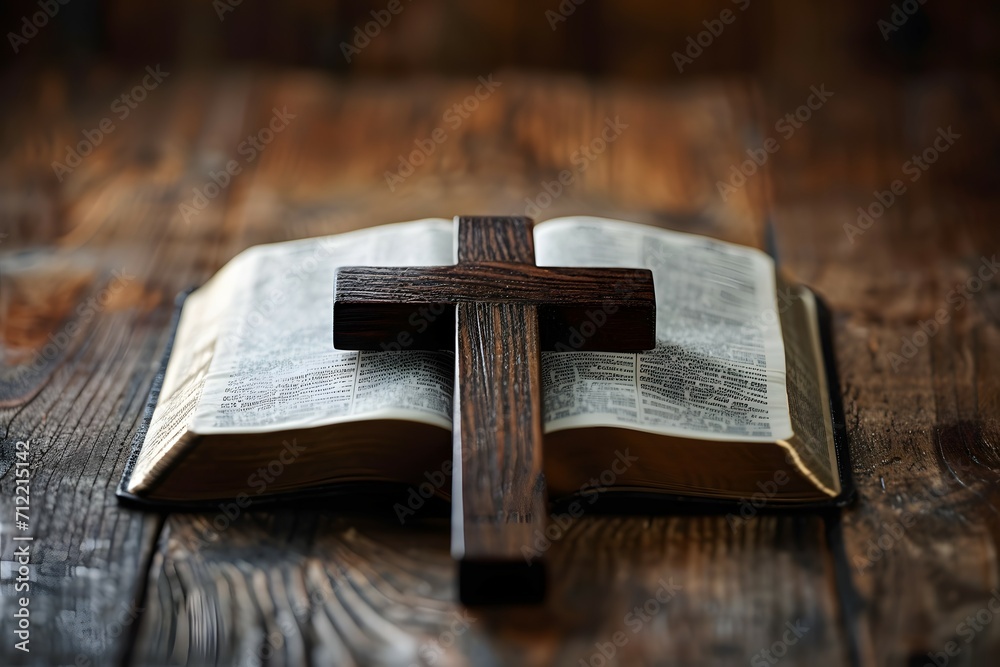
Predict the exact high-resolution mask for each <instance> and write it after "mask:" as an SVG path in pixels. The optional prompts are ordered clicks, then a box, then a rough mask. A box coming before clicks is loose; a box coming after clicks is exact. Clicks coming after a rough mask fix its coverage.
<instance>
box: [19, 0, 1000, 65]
mask: <svg viewBox="0 0 1000 667" xmlns="http://www.w3.org/2000/svg"><path fill="white" fill-rule="evenodd" d="M396 2H398V6H396V7H395V8H396V9H397V10H398V11H399V13H404V12H405V14H406V15H407V18H406V20H405V21H389V22H388V24H387V25H386V26H385V27H384V28H382V27H381V26H379V31H380V32H379V38H378V39H373V40H371V41H370V43H369V44H368V45H367V46H363V47H362V48H361V49H359V52H358V53H350V48H349V47H350V46H355V45H357V44H359V43H360V44H363V43H364V37H363V36H360V42H356V40H357V39H359V34H358V32H357V31H360V30H363V29H364V27H365V26H366V24H367V23H368V22H370V21H372V20H375V19H376V18H377V16H374V17H373V14H372V12H375V13H376V14H377V15H378V14H381V15H382V16H383V17H384V16H385V15H386V14H384V12H386V11H388V10H389V9H390V7H389V5H390V4H394V3H390V2H389V0H375V1H373V2H367V1H365V2H361V1H355V2H345V1H335V0H284V1H282V2H263V1H260V0H144V1H142V2H135V1H129V0H34V1H21V0H15V1H10V0H7V1H5V2H4V3H3V7H2V9H0V26H2V27H3V30H4V34H5V35H6V39H5V41H6V42H8V44H6V45H5V46H4V49H3V58H4V59H5V61H6V64H7V65H8V67H6V68H5V75H6V76H8V77H15V78H16V77H18V76H25V75H27V73H30V72H33V71H37V69H38V68H44V67H49V66H58V67H60V68H66V69H67V70H69V71H74V70H81V71H83V70H88V71H89V70H92V69H93V68H95V67H105V66H110V67H115V68H118V69H126V68H131V67H135V66H139V67H140V68H141V67H143V66H145V65H147V64H149V63H150V62H154V61H160V62H162V63H163V64H164V66H167V65H169V66H173V67H180V68H185V67H188V66H190V67H217V66H230V65H237V66H246V65H249V66H254V67H255V66H296V67H308V68H319V69H322V70H327V71H330V72H333V73H337V74H342V75H350V76H378V77H405V76H410V75H421V74H440V75H470V74H471V75H478V74H481V73H483V72H487V71H496V70H497V69H501V68H516V69H521V70H539V71H547V72H548V71H553V72H571V73H579V74H582V75H584V76H587V77H594V78H608V79H615V80H628V81H643V82H651V81H668V80H671V79H676V78H678V77H680V76H685V77H689V76H691V75H693V76H695V77H700V76H716V75H729V74H753V75H759V76H761V77H765V78H786V77H792V78H799V76H801V73H802V72H809V73H810V74H809V76H810V77H812V78H813V79H815V77H816V76H817V73H820V74H823V75H826V76H838V75H852V74H854V73H859V72H860V73H865V74H876V75H887V76H893V75H903V74H906V73H909V72H913V71H933V70H938V69H942V70H948V69H956V68H958V69H963V70H984V71H993V70H994V69H996V67H997V65H998V64H1000V34H998V25H1000V21H998V20H997V19H998V18H1000V3H998V2H994V1H983V2H969V1H964V2H949V1H946V0H898V1H897V2H890V1H888V0H885V1H883V0H879V1H875V2H872V1H871V0H840V1H837V2H799V1H795V0H707V1H699V2H694V1H685V2H680V1H674V2H653V1H648V0H616V1H614V2H612V1H610V0H541V1H535V0H505V1H504V2H462V1H460V0H396ZM55 8H58V9H57V11H54V10H55ZM751 8H752V11H749V10H750V9H751ZM40 11H45V12H47V13H48V14H50V15H52V14H56V15H55V16H52V18H50V19H47V21H45V22H46V23H47V25H44V26H43V27H42V28H41V29H39V30H38V34H37V35H36V36H33V37H30V38H29V39H27V40H26V41H25V42H24V43H20V44H18V41H19V40H18V38H17V36H16V35H21V36H24V35H25V34H26V33H25V32H24V31H25V30H27V31H28V33H30V31H31V28H30V27H28V26H27V25H26V24H25V20H26V19H27V17H31V16H33V15H37V13H38V12H40ZM725 11H728V12H732V16H728V15H727V16H721V15H722V13H723V12H725ZM720 17H721V18H732V21H731V25H729V26H727V27H726V30H725V34H724V36H720V37H719V38H717V39H713V40H712V41H710V42H709V41H708V37H707V36H705V37H703V40H704V41H705V42H707V43H708V44H710V46H711V48H706V49H704V52H703V53H701V54H699V55H697V56H696V57H695V58H693V59H692V60H693V62H692V63H683V62H682V63H681V66H680V67H679V66H678V63H677V62H676V59H675V57H674V55H673V54H674V53H675V52H678V53H684V52H685V49H686V48H687V47H689V46H690V44H689V42H688V39H689V37H692V36H694V37H697V36H698V34H699V33H700V32H701V31H703V30H706V28H710V27H711V26H707V25H706V22H712V21H713V20H714V19H716V18H720ZM38 18H39V19H42V18H46V17H38ZM35 23H36V25H38V24H40V23H41V21H39V20H36V21H35ZM716 25H718V24H716ZM382 31H384V35H382V34H381V33H382ZM386 37H388V38H386ZM345 46H346V47H347V48H345ZM688 53H689V54H691V53H697V48H696V47H692V50H691V51H689V52H688ZM679 70H682V71H679Z"/></svg>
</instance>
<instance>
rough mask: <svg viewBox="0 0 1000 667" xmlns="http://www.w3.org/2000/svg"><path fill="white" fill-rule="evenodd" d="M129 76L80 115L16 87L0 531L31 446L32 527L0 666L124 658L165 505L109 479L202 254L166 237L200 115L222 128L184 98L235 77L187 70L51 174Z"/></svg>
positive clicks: (6, 527)
mask: <svg viewBox="0 0 1000 667" xmlns="http://www.w3.org/2000/svg"><path fill="white" fill-rule="evenodd" d="M125 83H126V82H125V81H112V82H110V84H109V85H108V86H106V87H104V88H101V87H100V86H99V85H98V86H96V87H95V90H96V91H97V97H95V98H93V99H88V100H87V101H88V102H89V103H90V104H89V105H82V108H84V109H87V111H86V112H85V113H84V112H81V108H80V107H78V108H74V109H67V108H65V107H62V108H57V109H53V108H50V106H47V105H49V104H50V103H51V100H52V97H53V90H52V87H53V86H60V87H61V86H64V85H65V84H64V83H63V82H53V81H52V80H51V79H48V80H46V79H43V80H42V81H41V82H40V84H39V86H38V88H37V89H35V90H33V91H24V95H23V96H22V97H21V98H20V99H21V100H22V102H21V104H23V105H25V106H28V107H31V106H33V107H34V108H37V109H39V111H38V114H37V116H36V117H35V118H31V117H30V115H29V117H27V118H23V119H22V123H21V125H20V128H21V130H22V134H20V135H19V141H18V142H17V143H16V144H15V147H14V149H13V150H11V151H9V152H5V154H4V155H5V157H4V159H3V160H2V161H0V172H2V173H3V174H4V175H5V178H4V179H3V183H4V186H3V188H4V192H3V196H2V201H3V202H4V205H3V207H2V213H0V215H2V216H3V218H2V219H3V226H2V227H0V229H3V230H5V233H6V238H5V239H3V244H2V245H0V309H2V313H0V343H2V351H3V365H2V367H0V424H2V428H0V444H2V451H3V457H2V462H0V522H2V531H0V532H2V534H3V537H4V538H9V537H10V535H11V533H12V532H13V526H12V525H11V524H12V521H13V503H14V500H13V498H14V488H15V484H16V480H15V471H14V465H15V459H14V453H15V446H16V443H17V442H19V441H24V442H29V441H30V443H31V446H30V452H29V456H28V463H29V470H30V481H31V484H30V488H31V497H32V503H31V509H30V517H31V519H30V522H29V523H30V531H26V532H30V534H31V535H32V536H33V537H34V540H33V542H32V554H31V556H30V566H29V569H30V575H29V578H30V590H29V591H27V592H24V591H21V592H20V595H24V596H27V597H29V598H30V605H29V607H30V612H31V643H30V645H29V647H30V649H31V651H30V653H27V654H26V653H23V652H21V651H18V650H16V649H15V648H14V642H13V641H12V638H11V635H10V634H9V633H8V632H7V630H8V629H10V628H11V626H10V625H9V624H8V620H9V618H7V619H5V621H4V623H3V627H4V630H5V632H4V634H5V635H6V636H5V638H4V641H3V642H2V643H0V663H3V664H37V665H57V664H67V665H69V664H72V665H86V664H111V663H113V662H116V661H117V660H118V659H119V658H120V657H121V656H123V655H124V654H125V653H126V652H127V650H128V647H129V644H130V642H131V639H132V638H133V637H134V636H135V631H136V630H137V628H138V623H137V621H138V619H139V617H140V616H141V614H142V611H143V609H144V608H145V606H146V603H145V601H144V597H143V596H144V586H145V573H146V570H147V568H148V565H149V561H150V559H151V558H152V554H153V551H154V544H155V541H156V539H157V537H158V535H159V532H160V529H161V526H162V523H163V518H162V517H161V516H158V515H155V514H145V513H141V512H133V511H128V510H124V509H122V508H120V507H119V506H118V505H117V503H116V502H115V500H114V489H115V486H116V484H117V482H118V479H119V478H120V476H121V472H122V468H123V465H124V463H125V458H126V456H127V453H128V450H129V444H130V442H131V439H132V436H133V434H134V432H135V429H136V426H137V423H138V419H139V417H140V415H141V414H142V411H143V405H144V403H145V401H146V395H147V393H148V391H149V385H150V381H151V379H152V376H153V374H154V372H155V370H156V359H157V357H158V356H159V355H160V354H161V353H162V349H163V345H164V335H165V330H166V326H167V324H168V321H169V318H170V315H171V311H172V305H171V302H172V297H173V295H174V294H175V293H176V292H177V291H179V290H180V289H181V288H182V286H183V285H186V284H188V283H190V282H192V281H196V280H200V279H203V278H204V277H205V275H206V269H208V268H210V267H211V266H212V265H211V258H210V257H209V258H208V261H205V260H206V257H205V255H204V254H203V252H202V250H203V249H207V247H202V248H199V247H198V246H192V244H191V242H190V238H189V239H188V240H186V241H185V242H184V243H177V239H176V236H175V231H176V229H177V227H176V226H175V225H176V223H177V197H178V196H179V195H180V196H183V195H182V194H181V193H179V192H178V191H177V190H176V188H177V187H178V186H179V185H180V184H181V182H182V181H183V179H184V178H185V170H184V169H183V168H182V163H183V162H184V161H185V160H188V159H194V157H195V156H196V155H197V154H198V151H201V150H204V149H205V147H204V146H201V147H198V148H197V149H196V146H195V143H196V141H197V139H198V134H197V132H198V130H199V128H211V136H213V137H214V138H216V139H217V138H218V132H219V131H221V130H222V128H220V127H217V126H216V127H213V126H212V124H211V120H212V119H211V108H208V109H206V107H204V106H198V105H193V104H192V103H191V100H192V99H202V100H205V101H206V103H207V104H206V106H208V107H212V106H213V105H225V104H226V103H228V101H229V99H230V97H229V96H230V95H231V93H232V90H231V89H228V88H226V89H223V90H222V91H221V92H219V93H218V94H214V95H213V94H212V90H211V88H210V86H209V82H207V81H198V80H191V79H189V80H187V81H179V82H178V83H177V84H176V87H175V88H173V89H171V88H170V87H169V86H167V85H166V84H164V86H163V88H162V89H160V90H157V91H155V92H156V93H157V94H158V95H159V96H160V99H159V100H158V102H157V103H153V102H152V101H151V102H150V103H149V104H147V105H143V106H141V107H138V108H137V109H136V110H135V111H134V113H133V115H131V117H130V118H129V119H127V120H128V122H125V121H121V122H120V123H118V124H117V126H116V128H115V131H114V132H112V133H109V134H106V135H105V136H104V137H103V139H102V141H101V142H100V145H99V146H98V147H97V148H96V149H95V150H94V151H93V153H92V154H90V155H88V156H87V157H86V159H84V160H82V162H81V163H80V164H79V165H78V166H76V167H75V168H74V169H73V170H72V173H70V174H68V175H66V176H65V177H64V179H63V182H62V183H61V184H58V185H56V183H57V179H56V177H55V176H54V174H53V169H52V166H51V162H52V161H53V160H64V159H65V152H66V150H67V146H70V145H73V146H76V145H77V143H78V142H79V141H80V139H81V134H80V133H81V129H82V128H88V129H89V128H93V127H96V126H97V125H98V123H99V122H100V119H101V118H102V115H101V114H106V113H107V112H108V106H107V104H108V103H109V102H110V101H111V100H112V99H113V97H114V95H116V94H120V90H118V86H122V85H125ZM171 83H173V82H171ZM105 93H106V94H107V98H106V99H107V102H105V97H104V94H105ZM55 97H56V99H58V98H59V95H56V96H55ZM151 99H152V98H151ZM95 102H96V104H94V103H95ZM95 108H96V111H94V109H95ZM16 111H17V113H22V112H23V111H24V107H20V106H19V107H18V109H17V110H16ZM94 113H96V114H97V115H96V116H93V115H92V114H94ZM14 173H16V174H18V175H17V176H16V177H12V178H7V176H10V175H12V174H14ZM41 192H46V193H47V194H45V195H41V194H40V193H41ZM188 231H189V232H190V231H193V230H188ZM187 235H188V236H189V237H193V236H194V235H193V234H187ZM172 236H173V238H172ZM36 244H44V247H45V251H44V252H41V251H38V250H36V249H34V248H33V246H34V245H36ZM14 546H16V545H13V544H12V543H11V541H10V540H9V539H4V540H3V544H2V549H3V553H2V556H0V559H2V561H3V563H2V570H3V578H4V589H5V590H4V598H5V605H4V614H5V617H7V615H8V613H13V611H14V609H13V607H12V606H8V605H7V604H6V600H8V599H10V600H13V597H8V594H10V595H11V596H13V595H14V591H13V588H12V584H10V585H11V588H9V589H8V581H9V580H8V576H9V575H10V574H11V571H12V570H11V568H12V567H16V565H12V558H13V548H14Z"/></svg>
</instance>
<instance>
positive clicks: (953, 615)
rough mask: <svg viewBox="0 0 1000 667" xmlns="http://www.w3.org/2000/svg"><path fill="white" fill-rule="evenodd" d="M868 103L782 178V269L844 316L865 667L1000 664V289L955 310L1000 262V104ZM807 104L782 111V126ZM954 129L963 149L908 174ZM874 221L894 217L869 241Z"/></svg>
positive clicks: (926, 94)
mask: <svg viewBox="0 0 1000 667" xmlns="http://www.w3.org/2000/svg"><path fill="white" fill-rule="evenodd" d="M868 90H869V96H868V97H864V98H863V97H861V96H850V97H848V96H843V97H840V98H837V97H835V98H834V99H833V100H832V101H831V102H830V103H829V107H828V108H824V109H823V110H822V111H821V112H819V113H817V114H816V117H815V118H814V119H813V120H811V121H810V122H809V123H808V124H806V125H805V126H804V127H803V128H802V130H801V131H800V132H799V133H797V134H796V135H795V136H794V137H793V138H792V140H791V141H790V142H789V143H788V144H787V145H783V146H782V148H781V151H780V153H779V154H777V155H776V156H775V157H774V159H773V164H772V167H773V174H772V175H773V177H774V178H773V183H774V190H775V194H774V201H775V213H774V221H775V228H776V237H777V241H778V243H777V245H778V251H779V255H780V257H781V258H782V264H783V266H784V267H785V268H786V269H787V270H789V271H790V272H791V273H792V274H793V275H794V276H795V277H796V278H798V279H802V280H805V281H806V282H808V283H810V284H812V285H813V286H815V287H816V288H818V289H819V291H820V292H821V293H822V294H824V295H825V296H826V298H827V299H828V300H829V301H830V303H831V305H832V306H833V308H834V310H835V312H836V332H835V337H836V344H837V345H836V346H837V350H836V353H837V357H838V361H839V368H840V376H841V380H842V383H843V385H844V391H845V396H844V401H845V408H846V411H847V414H848V426H849V431H850V438H851V445H852V447H851V455H852V458H853V467H854V475H855V478H856V480H857V483H858V487H859V495H860V498H859V502H858V503H857V505H856V506H855V507H853V508H851V509H850V510H849V511H848V512H846V513H845V515H844V522H843V534H844V543H845V554H844V556H845V558H846V560H847V562H848V564H849V565H850V573H851V579H850V595H849V596H848V598H847V599H846V600H845V601H846V602H847V604H848V606H849V608H851V610H852V611H853V612H856V614H857V617H856V620H855V621H854V627H853V629H852V632H853V633H855V634H856V635H857V636H858V637H859V648H860V657H861V660H862V663H863V664H866V665H900V666H902V665H913V664H921V665H922V664H925V663H929V664H934V661H935V660H937V661H938V662H939V663H940V661H941V660H946V661H947V664H960V665H978V664H991V663H992V662H993V661H995V658H996V656H997V655H1000V625H998V624H996V623H989V622H985V623H984V622H983V620H984V619H985V618H987V616H995V609H996V608H997V604H998V603H997V602H992V604H993V606H994V609H993V610H990V607H989V605H990V604H991V602H990V600H991V598H993V597H994V596H995V594H996V591H997V586H998V584H1000V572H998V567H997V553H998V548H1000V520H998V509H1000V484H998V482H1000V476H998V470H1000V466H998V461H1000V458H998V455H997V450H996V445H995V443H996V442H997V440H996V433H997V411H996V407H997V400H998V399H997V397H998V382H1000V380H998V376H997V374H996V373H995V372H994V371H995V366H996V361H995V360H996V359H997V358H998V355H1000V348H998V344H1000V332H998V329H997V325H998V318H997V312H998V310H997V304H998V302H997V294H998V293H1000V292H998V291H997V290H998V287H997V284H995V283H994V282H991V280H992V278H991V279H990V280H984V281H983V282H982V284H981V286H980V288H979V289H977V290H976V291H975V292H972V291H971V290H970V291H969V292H968V293H966V294H964V295H963V294H962V293H961V292H959V293H958V294H959V295H960V298H959V297H958V296H956V295H953V296H956V298H953V299H949V295H950V294H952V290H954V289H955V288H956V286H958V285H963V284H967V281H968V280H969V279H970V278H971V277H973V276H974V275H975V274H976V273H977V272H978V271H979V270H980V268H981V267H983V266H984V262H986V261H989V260H991V259H992V257H993V256H995V254H996V253H997V251H1000V232H998V229H997V226H996V224H995V219H996V214H997V213H998V212H1000V211H998V209H997V206H996V202H995V197H994V196H992V195H990V196H989V197H988V198H987V197H984V196H983V195H984V194H985V192H984V186H983V182H984V179H985V180H988V177H987V174H988V173H990V172H992V173H993V174H994V177H993V179H994V181H995V173H996V172H995V169H991V168H990V167H989V166H988V165H989V161H987V160H984V155H983V154H982V153H981V151H982V146H989V145H995V144H996V142H997V140H998V135H997V132H996V127H997V124H996V117H997V110H998V98H997V94H996V90H995V88H994V87H992V86H983V85H976V84H975V83H974V82H973V83H964V84H960V85H957V86H955V85H953V84H952V83H949V84H948V85H944V84H940V85H937V84H931V85H926V86H925V85H916V86H914V87H913V88H912V89H909V90H906V89H903V90H888V91H887V90H885V89H881V90H879V89H876V88H875V87H874V86H873V87H871V88H870V89H868ZM958 99H963V100H964V101H963V102H962V103H961V104H960V103H959V102H958ZM781 102H784V104H782V103H781ZM792 103H793V101H792V100H791V99H790V98H789V97H788V96H785V97H783V98H781V99H780V100H779V99H776V98H772V100H771V104H770V105H769V112H768V113H770V115H772V116H774V117H778V114H780V113H782V111H783V110H784V109H786V108H788V107H789V105H790V104H792ZM873 108H875V109H884V110H886V112H885V113H881V114H877V113H871V109H873ZM952 125H953V126H954V129H955V130H956V131H957V132H959V133H961V134H962V138H961V139H958V140H957V141H956V142H955V143H954V144H953V146H951V147H949V148H948V149H947V150H946V151H945V152H942V153H940V155H939V157H938V158H937V159H936V160H935V162H934V163H933V164H930V165H929V168H928V169H926V170H924V169H921V168H920V167H917V169H918V171H913V170H912V169H908V167H907V165H909V167H911V168H912V167H913V166H914V165H915V164H916V163H915V162H914V161H913V158H914V156H915V155H917V156H920V155H922V154H923V152H924V151H925V150H926V149H928V148H929V147H933V146H934V142H935V140H936V139H937V137H938V136H939V133H938V130H939V128H943V129H946V128H947V127H948V126H952ZM938 145H939V146H944V143H943V142H939V144H938ZM980 170H986V173H983V172H982V171H980ZM914 176H916V180H914ZM896 180H899V181H900V182H901V183H902V184H904V185H905V191H904V192H902V194H899V193H896V194H893V193H892V192H891V185H892V183H893V182H894V181H896ZM890 196H891V197H893V199H894V201H892V202H891V203H890V204H888V205H887V206H884V212H883V213H881V214H878V212H879V206H880V205H881V204H880V203H879V201H878V198H879V197H881V198H882V199H883V200H884V201H886V202H888V201H889V197H890ZM859 207H861V208H862V209H864V210H865V211H869V213H870V214H872V213H874V214H876V215H874V216H873V217H872V222H871V223H867V221H866V220H865V219H864V218H861V219H860V220H861V222H862V223H864V224H867V225H868V227H867V228H864V227H862V226H859V216H860V214H859V211H858V208H859ZM804 221H808V223H805V222H804ZM857 232H860V234H858V233H857ZM974 285H975V284H973V285H972V286H974ZM939 314H941V315H940V317H941V320H942V321H940V322H935V319H936V317H938V315H939ZM928 323H930V324H928ZM852 598H853V599H852ZM983 610H986V611H985V612H984V611H983ZM977 614H979V615H980V618H979V619H978V620H976V615H977ZM970 618H971V620H970ZM949 642H954V644H949ZM949 650H950V651H952V653H951V654H948V653H947V652H948V651H949Z"/></svg>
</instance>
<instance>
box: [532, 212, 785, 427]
mask: <svg viewBox="0 0 1000 667" xmlns="http://www.w3.org/2000/svg"><path fill="white" fill-rule="evenodd" d="M535 252H536V258H537V263H538V264H539V265H543V266H589V267H601V266H606V267H619V268H647V269H650V270H651V271H652V272H653V284H654V289H655V291H656V348H655V349H654V350H652V351H650V352H645V353H641V354H625V353H601V352H545V353H543V354H542V381H543V386H544V391H543V396H544V410H543V412H544V416H545V430H546V432H552V431H557V430H562V429H568V428H579V427H587V426H620V427H626V428H632V429H638V430H643V431H649V432H653V433H658V434H663V435H674V436H681V437H689V438H703V439H711V440H728V441H744V442H754V441H760V442H774V441H776V440H780V439H784V438H789V437H791V435H792V426H791V422H790V418H789V410H788V399H787V393H786V387H785V350H784V345H783V342H782V337H781V328H780V327H781V325H780V322H779V318H778V315H777V313H778V312H779V311H778V309H777V303H776V296H775V294H776V291H775V274H774V263H773V261H772V260H771V258H770V257H768V256H767V255H766V254H765V253H764V252H762V251H760V250H756V249H753V248H747V247H744V246H739V245H734V244H731V243H725V242H723V241H717V240H714V239H709V238H705V237H701V236H695V235H691V234H682V233H679V232H670V231H667V230H662V229H658V228H655V227H650V226H646V225H639V224H634V223H623V222H618V221H614V220H606V219H602V218H592V217H583V216H581V217H573V218H560V219H557V220H550V221H548V222H545V223H542V224H540V225H538V226H537V227H536V228H535ZM612 289H615V290H619V291H621V292H622V293H624V292H627V290H628V289H629V286H628V285H613V286H612ZM595 326H600V315H595V317H594V318H589V321H583V322H580V324H579V326H577V327H576V328H575V331H576V333H575V334H574V335H573V336H571V337H570V339H569V340H568V341H567V342H568V345H569V346H570V348H572V346H573V340H574V336H586V335H587V332H588V331H590V332H592V331H593V329H592V327H595ZM591 335H593V334H592V333H591ZM577 340H579V338H577ZM577 347H579V343H578V344H577Z"/></svg>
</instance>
